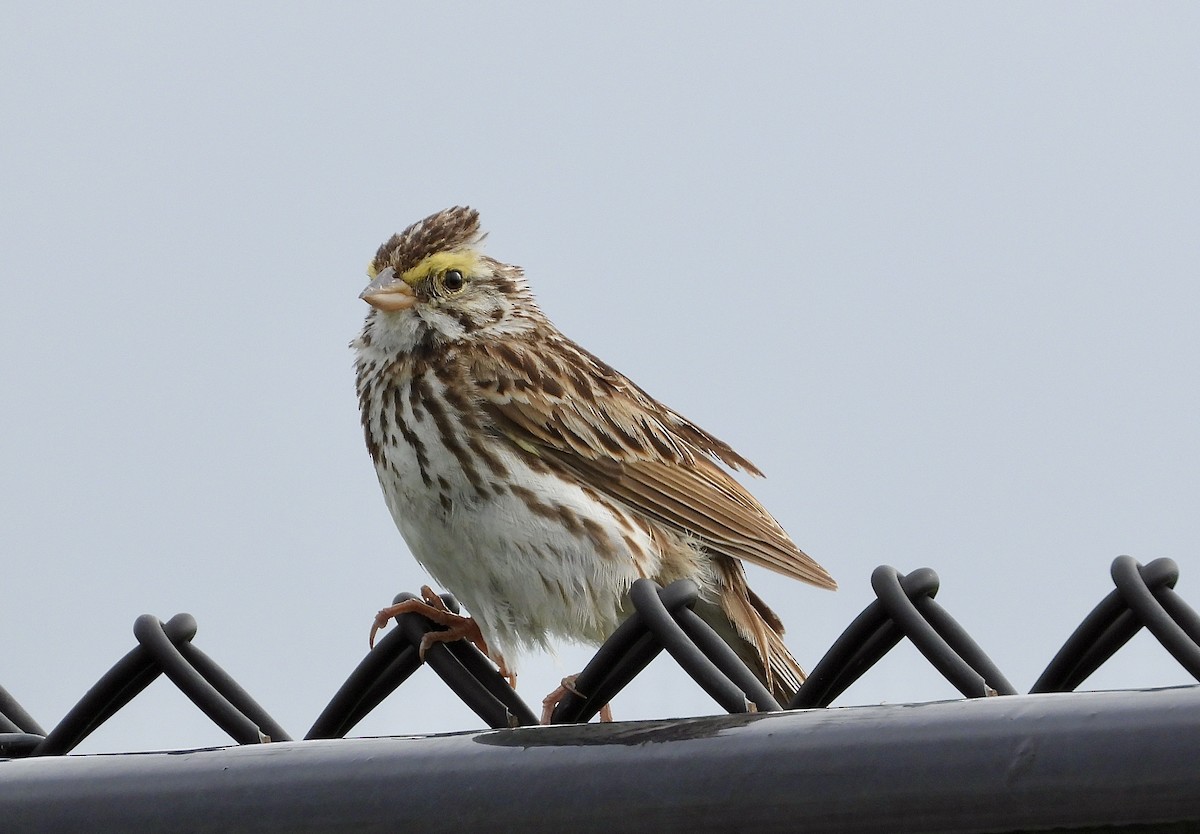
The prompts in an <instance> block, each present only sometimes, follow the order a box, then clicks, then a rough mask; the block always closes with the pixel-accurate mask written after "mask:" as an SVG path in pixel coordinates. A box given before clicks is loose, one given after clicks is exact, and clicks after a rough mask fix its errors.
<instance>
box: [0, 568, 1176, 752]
mask: <svg viewBox="0 0 1200 834" xmlns="http://www.w3.org/2000/svg"><path fill="white" fill-rule="evenodd" d="M1111 574H1112V579H1113V583H1114V585H1115V586H1116V587H1115V589H1114V590H1113V591H1112V592H1111V593H1109V594H1108V595H1107V596H1106V597H1105V598H1104V599H1103V600H1101V601H1100V604H1099V605H1097V606H1096V607H1095V609H1094V610H1093V611H1092V612H1091V613H1090V614H1089V615H1088V616H1087V618H1086V619H1085V620H1084V621H1083V622H1082V623H1081V624H1080V626H1079V627H1078V628H1077V629H1076V630H1075V632H1074V633H1073V634H1072V635H1071V636H1070V637H1069V638H1068V639H1067V641H1066V643H1064V644H1063V647H1062V648H1061V649H1060V650H1059V652H1058V654H1057V655H1055V657H1054V659H1053V660H1052V661H1051V662H1050V664H1049V666H1047V667H1046V670H1045V671H1044V672H1043V673H1042V675H1041V677H1040V678H1039V679H1038V681H1037V683H1035V684H1034V686H1033V688H1032V689H1031V690H1030V691H1031V692H1034V693H1035V692H1058V691H1070V690H1073V689H1075V688H1076V687H1077V686H1079V685H1080V684H1081V683H1082V682H1083V681H1084V680H1085V679H1086V678H1087V677H1088V676H1089V675H1091V674H1092V672H1094V671H1095V670H1096V669H1097V668H1099V667H1100V666H1101V665H1102V664H1103V663H1105V662H1106V661H1107V660H1108V659H1109V658H1110V657H1111V656H1112V655H1113V654H1114V653H1115V652H1116V651H1117V650H1118V649H1119V648H1120V647H1121V646H1123V645H1124V644H1125V643H1127V642H1128V641H1129V640H1130V639H1131V638H1132V637H1133V636H1134V635H1135V634H1136V633H1137V632H1138V631H1139V630H1140V629H1141V628H1142V627H1143V626H1144V627H1145V628H1147V629H1149V630H1150V632H1151V633H1152V634H1153V635H1154V636H1155V638H1157V639H1158V641H1159V642H1160V643H1162V645H1163V646H1164V647H1166V649H1167V650H1168V651H1169V652H1170V653H1171V655H1172V656H1173V657H1174V658H1175V659H1176V660H1177V661H1178V662H1179V664H1180V665H1181V666H1183V667H1184V669H1186V670H1187V671H1188V672H1189V673H1190V674H1191V675H1192V676H1193V677H1195V678H1196V679H1197V680H1200V615H1198V614H1197V613H1196V611H1195V610H1193V609H1192V608H1191V607H1189V606H1188V605H1187V603H1185V602H1184V601H1183V599H1182V598H1181V597H1179V596H1178V595H1177V594H1176V593H1175V591H1174V587H1175V583H1176V582H1177V580H1178V578H1179V568H1178V566H1177V565H1176V564H1175V562H1173V561H1172V560H1170V559H1155V560H1154V561H1152V562H1150V563H1149V564H1146V565H1141V564H1139V563H1138V562H1136V561H1135V560H1134V559H1132V558H1131V557H1129V556H1119V557H1117V559H1116V560H1114V561H1113V563H1112V569H1111ZM871 587H872V589H873V590H874V591H875V595H876V597H877V598H876V599H875V600H874V601H873V602H872V603H871V604H870V605H868V606H867V607H866V608H865V609H864V610H863V611H862V612H861V613H860V614H859V615H858V616H857V617H856V618H855V619H854V621H853V622H851V623H850V625H849V626H848V627H847V628H846V630H845V631H844V632H842V634H841V636H840V637H839V638H838V639H837V641H836V642H835V643H834V644H833V646H832V647H831V648H830V649H829V651H828V652H826V653H825V656H824V657H823V658H821V660H820V662H819V663H817V665H816V667H815V668H814V669H813V671H812V674H810V675H809V677H808V680H807V681H805V683H804V684H803V685H802V686H801V687H800V691H799V692H798V693H797V695H796V697H795V698H794V699H793V700H792V702H791V704H789V705H788V709H800V708H811V707H825V706H828V705H829V704H830V703H831V702H832V701H833V700H834V699H836V698H837V697H838V696H839V695H840V694H841V693H842V692H844V691H845V690H846V689H847V688H848V687H849V686H850V685H851V684H852V683H854V681H856V680H858V678H859V677H861V676H862V675H863V674H864V673H865V672H866V671H867V670H868V669H870V668H871V666H873V665H874V664H875V663H876V662H877V661H878V660H879V659H880V658H882V657H883V656H884V655H885V654H887V653H888V652H889V651H890V650H891V649H892V648H893V647H894V646H895V645H896V644H897V643H898V642H899V641H900V639H901V638H902V637H908V638H909V639H910V640H911V641H912V642H913V644H914V645H915V646H916V647H917V648H918V650H920V652H921V653H922V654H923V655H924V656H925V657H926V658H927V659H928V660H929V661H930V663H931V664H932V665H933V666H934V667H935V668H936V669H937V670H938V671H939V672H940V673H941V674H942V675H943V676H944V677H945V678H946V679H947V680H948V681H950V682H951V683H952V684H953V685H954V686H955V687H957V688H958V690H959V691H960V692H962V694H963V695H964V696H966V697H968V698H978V697H982V696H985V695H997V694H999V695H1014V694H1016V690H1015V689H1014V688H1013V686H1012V684H1010V683H1009V682H1008V680H1007V679H1006V678H1005V677H1004V675H1003V674H1001V672H1000V671H999V669H997V668H996V666H995V664H993V663H992V661H991V660H990V659H989V658H988V657H987V655H986V654H984V652H983V651H982V650H981V649H980V648H979V646H978V645H977V644H976V643H975V641H974V640H972V639H971V637H970V636H969V635H968V634H967V633H966V632H965V631H964V630H963V629H962V627H961V626H960V625H959V624H958V623H957V622H956V621H955V620H954V618H953V617H951V616H950V615H949V614H948V613H947V612H946V611H945V609H943V608H942V607H941V606H940V605H939V604H938V603H937V602H935V601H934V597H935V596H936V595H937V592H938V588H939V580H938V576H937V574H936V573H934V572H933V571H932V570H931V569H929V568H921V569H919V570H915V571H912V572H911V573H909V574H902V573H900V572H899V571H897V570H896V569H895V568H893V567H890V566H888V565H881V566H880V567H878V568H876V569H875V571H874V572H873V573H872V575H871ZM629 596H630V601H631V603H632V611H631V612H630V614H629V616H628V617H626V619H625V620H624V622H622V623H621V625H620V626H619V627H618V628H617V629H616V631H614V632H613V634H612V635H611V636H610V637H609V639H608V640H606V641H605V642H604V644H603V645H602V646H601V647H600V649H599V650H598V651H597V652H596V654H595V655H594V656H593V658H592V660H591V661H590V662H589V663H588V664H587V666H586V668H584V670H583V671H582V672H581V673H580V674H579V675H578V676H577V678H576V679H575V682H574V685H573V691H570V692H568V694H567V695H566V696H565V697H564V698H563V699H562V700H561V701H560V702H559V703H558V705H557V707H556V708H555V710H554V712H553V715H552V718H551V723H554V724H565V723H580V722H586V721H588V720H590V719H591V718H593V717H594V716H595V715H596V713H598V712H599V711H600V709H601V708H602V707H603V706H604V705H605V704H607V703H608V702H609V701H611V700H612V698H613V697H614V696H615V695H616V694H617V693H618V692H620V691H621V690H622V689H623V688H624V687H625V686H626V685H628V684H629V682H630V681H632V680H633V678H634V677H636V676H637V675H638V674H639V673H640V672H641V671H642V670H643V669H644V668H645V667H646V666H647V665H648V664H649V663H650V662H651V661H652V660H653V659H654V658H655V657H657V656H658V654H659V653H660V652H662V651H663V650H664V649H665V650H666V651H667V652H668V653H669V654H670V655H671V656H672V657H673V658H674V659H675V661H676V662H677V663H678V664H679V665H680V666H681V667H682V668H683V669H684V670H685V671H686V672H687V673H688V674H689V675H690V676H691V677H692V678H693V679H694V680H695V681H696V682H697V683H698V684H699V685H700V686H701V688H703V689H704V691H705V692H707V693H708V694H709V695H710V696H711V697H712V698H713V700H714V701H716V702H717V704H719V705H720V706H721V708H722V709H724V710H726V711H727V712H729V713H745V712H753V711H760V712H767V711H773V710H778V709H780V705H779V704H778V703H777V702H776V701H775V699H774V698H772V697H771V694H770V692H769V691H768V690H767V689H766V687H765V686H763V684H762V683H761V682H760V681H759V680H758V678H757V676H756V675H755V674H754V673H753V672H751V671H750V669H749V668H747V667H746V665H745V664H744V663H742V661H741V660H740V659H739V658H738V656H737V655H736V654H735V653H734V651H733V649H732V648H730V646H729V645H728V644H727V643H726V642H725V641H724V640H723V639H722V638H721V637H720V636H719V635H718V634H717V633H716V632H714V631H713V630H712V628H710V627H709V626H708V624H707V623H705V622H704V620H703V619H701V618H700V616H699V615H698V614H696V612H695V611H694V610H693V609H694V607H695V605H696V602H697V600H698V599H699V589H698V587H697V586H696V584H695V583H693V582H691V581H689V580H686V579H681V580H679V581H676V582H673V583H671V584H670V585H668V586H666V587H665V588H662V587H659V586H658V585H656V584H655V583H654V582H652V581H650V580H648V579H639V580H638V581H637V582H635V583H634V584H633V586H632V588H631V589H630V594H629ZM441 598H442V600H443V601H444V602H445V604H446V607H447V609H449V610H450V611H452V612H455V613H457V612H458V610H459V606H458V603H457V602H456V601H455V599H454V597H453V596H451V595H450V594H443V595H442V596H441ZM409 599H419V597H416V596H415V595H413V594H399V595H397V596H396V598H395V600H394V601H395V602H403V601H405V600H409ZM395 620H396V626H397V627H396V628H395V629H394V630H392V631H391V632H390V633H388V634H386V635H385V636H384V637H383V639H382V640H380V641H379V643H378V644H376V646H375V648H374V649H373V650H372V651H371V652H369V653H368V654H367V655H366V657H364V658H363V660H362V661H361V662H360V663H359V664H358V667H357V668H355V669H354V671H353V672H352V673H351V674H350V676H349V677H348V678H347V679H346V682H345V683H344V684H343V685H342V687H341V688H340V689H339V690H338V691H337V693H336V694H335V695H334V697H333V699H332V700H330V702H329V704H328V705H327V706H326V707H325V709H324V710H323V711H322V713H321V715H320V716H319V717H318V718H317V721H316V723H314V724H313V726H312V729H310V730H309V731H308V734H307V735H306V736H305V738H308V739H313V738H341V737H343V736H345V735H346V733H348V732H349V731H350V730H351V729H352V728H353V727H354V726H355V725H356V724H357V723H358V722H359V721H361V720H362V719H363V718H364V717H365V716H366V715H367V714H368V713H369V712H371V710H373V709H374V708H375V707H376V706H378V705H379V704H380V703H381V702H382V701H383V700H384V699H385V698H386V697H387V696H388V695H390V694H391V693H392V692H393V691H395V689H396V688H397V687H399V686H400V685H401V684H402V683H404V681H406V680H407V679H408V678H409V677H410V676H411V675H412V674H413V673H414V672H415V671H416V670H417V669H418V668H419V667H420V666H421V665H422V664H423V663H425V662H428V664H429V665H430V667H432V668H433V670H434V671H435V672H436V673H437V674H438V676H439V677H441V679H442V680H443V681H444V682H445V683H446V684H447V685H448V686H449V687H450V689H451V690H452V691H453V692H454V693H455V694H456V695H457V696H458V697H459V698H460V699H461V700H462V701H463V702H464V703H465V704H466V705H467V706H468V707H470V708H471V709H472V710H473V711H474V712H475V714H476V715H478V716H479V717H480V718H481V719H483V721H485V722H486V723H487V725H488V726H490V727H492V728H493V729H502V728H506V727H516V726H521V725H531V724H536V723H537V722H538V718H537V715H536V714H535V713H534V712H533V710H531V709H530V708H529V706H528V705H527V704H526V703H525V702H524V701H522V700H521V698H520V697H519V696H518V695H517V694H516V692H514V691H513V689H512V688H511V687H510V686H509V685H508V683H507V682H506V681H505V680H504V678H503V677H502V676H501V675H500V674H499V672H498V671H497V670H496V668H495V666H494V665H493V664H492V662H491V661H490V660H489V659H488V658H487V657H486V656H485V655H484V654H483V653H482V652H480V651H479V650H478V649H477V648H476V647H475V646H474V645H473V644H471V643H470V642H469V641H466V640H456V641H454V642H438V643H433V644H432V645H431V646H430V647H429V649H428V651H427V652H426V653H425V658H424V660H422V658H421V655H420V645H421V642H422V640H423V639H424V637H425V635H427V634H429V633H430V632H432V631H441V630H444V627H443V626H441V625H438V624H436V623H434V622H432V621H430V620H428V619H427V618H425V617H424V616H422V615H421V614H419V613H408V614H401V615H399V616H397V617H396V618H395ZM134 635H135V637H136V638H137V641H138V645H137V646H135V647H134V648H133V649H132V650H131V651H130V652H128V653H127V654H126V655H125V656H124V657H122V658H121V659H120V660H119V661H118V662H117V663H116V664H115V665H114V666H113V667H112V668H111V669H110V670H109V671H108V672H106V673H105V674H104V676H103V677H102V678H101V679H100V680H99V681H97V683H96V684H95V685H94V686H93V687H92V688H91V689H90V690H88V692H87V693H86V694H85V695H84V697H83V698H82V699H80V701H79V702H78V703H77V704H76V705H75V706H74V707H73V708H72V709H71V710H70V712H68V713H67V715H66V716H64V718H63V719H62V720H61V721H60V722H59V723H58V725H57V726H55V727H54V729H52V730H51V731H50V732H49V733H47V732H46V731H45V730H43V729H42V728H41V726H40V725H39V724H38V723H37V721H35V720H34V719H33V717H32V716H30V715H29V713H27V712H26V711H25V710H24V709H23V708H22V707H21V705H20V704H19V703H17V701H16V699H15V698H13V697H12V696H11V695H10V694H9V693H8V692H7V691H6V690H4V689H3V688H2V687H0V758H15V757H24V756H53V755H63V754H65V753H67V752H69V751H70V750H72V749H74V748H75V747H76V746H77V745H78V744H79V743H80V742H82V741H83V740H84V739H85V738H87V736H88V735H90V734H91V733H92V732H93V731H94V730H95V729H96V728H97V727H99V726H100V725H101V724H102V723H103V722H105V721H106V720H108V719H109V718H110V717H111V716H112V715H114V714H115V713H116V712H117V711H118V710H120V709H122V708H123V707H124V706H125V705H126V704H128V703H129V702H130V701H131V700H133V699H134V698H135V697H136V696H137V695H138V694H139V693H141V692H142V690H144V689H145V688H146V687H147V686H149V685H150V684H151V683H152V682H153V681H154V680H155V679H156V678H157V677H158V676H159V675H162V674H165V675H166V676H167V677H168V678H169V679H170V680H171V681H172V682H173V683H174V684H175V685H176V686H177V687H179V689H181V690H182V691H183V692H184V694H186V695H187V696H188V698H189V699H191V701H192V702H193V703H194V704H195V705H196V706H197V707H199V708H200V709H201V710H202V711H203V712H204V713H205V714H206V715H207V716H208V717H209V718H210V719H212V721H213V722H214V723H215V724H217V725H218V726H219V727H221V729H223V730H224V731H225V732H226V733H228V734H229V735H230V736H231V737H232V738H233V739H234V740H235V741H236V742H237V743H238V744H255V743H259V742H263V741H287V740H290V738H289V736H288V734H287V733H286V732H285V731H284V730H283V728H281V727H280V726H279V725H278V724H277V723H276V722H275V721H274V720H273V719H272V718H271V717H270V716H269V715H268V714H267V713H266V711H265V710H264V709H263V708H262V707H261V706H259V705H258V703H256V702H255V701H254V699H253V698H251V697H250V695H248V694H247V693H246V692H245V691H244V690H243V689H242V688H241V687H240V686H239V685H238V684H237V683H236V682H235V681H234V680H233V679H232V678H230V677H229V675H228V674H226V673H225V671H224V670H223V669H221V668H220V667H219V666H218V665H217V664H216V663H215V662H214V661H213V660H212V659H211V658H210V657H208V655H206V654H204V653H203V652H202V651H200V649H198V648H196V646H195V645H193V643H192V638H193V637H195V635H196V621H195V619H193V618H192V617H191V615H189V614H177V615H175V616H174V617H172V618H171V619H170V620H168V621H167V622H166V623H163V622H161V621H160V620H158V619H157V618H155V617H153V616H151V615H149V614H144V615H142V616H141V617H139V618H138V619H137V620H136V621H135V623H134Z"/></svg>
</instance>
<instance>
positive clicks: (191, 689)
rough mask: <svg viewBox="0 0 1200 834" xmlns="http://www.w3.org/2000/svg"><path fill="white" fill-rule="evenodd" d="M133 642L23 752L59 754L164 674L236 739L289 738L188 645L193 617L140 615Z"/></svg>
mask: <svg viewBox="0 0 1200 834" xmlns="http://www.w3.org/2000/svg"><path fill="white" fill-rule="evenodd" d="M133 633H134V636H135V637H136V638H137V641H138V645H137V646H135V647H134V648H133V649H132V650H130V651H129V653H128V654H126V655H125V656H124V657H122V658H121V659H120V660H119V661H117V663H116V664H115V665H114V666H113V667H112V668H111V669H110V670H109V671H108V672H106V673H105V674H104V676H103V677H101V678H100V680H99V681H97V682H96V684H95V686H93V687H92V688H91V689H89V690H88V691H87V694H85V695H84V696H83V698H81V699H80V701H79V703H77V704H76V705H75V706H74V707H72V708H71V711H70V712H68V713H67V714H66V715H65V716H64V717H63V719H62V721H60V722H59V723H58V725H57V726H56V727H55V728H54V729H53V730H51V731H50V733H49V734H48V735H47V736H46V737H45V739H44V740H43V741H42V742H41V743H40V744H38V745H37V746H36V747H35V748H34V749H33V750H31V751H30V752H29V755H33V756H59V755H63V754H65V753H67V752H69V751H71V750H72V749H74V748H75V747H76V746H77V745H78V744H79V743H80V742H81V741H83V740H84V739H85V738H87V737H88V736H89V735H90V734H91V733H92V732H93V731H94V730H95V729H96V728H97V727H99V726H100V725H101V724H103V723H104V722H105V721H107V720H108V719H109V718H111V717H112V716H113V715H114V714H115V713H116V712H117V711H118V710H120V709H121V708H122V707H124V706H125V705H126V704H128V703H129V702H130V701H131V700H133V699H134V698H135V697H136V696H137V695H138V694H139V693H140V692H141V691H142V690H144V689H145V688H146V687H147V686H149V685H150V684H151V683H153V682H154V680H155V679H156V678H157V677H158V676H159V675H162V674H165V675H166V676H167V677H168V678H169V679H170V680H171V682H172V683H174V684H175V685H176V686H177V687H179V689H180V690H182V691H183V693H184V694H185V695H187V697H188V698H189V699H190V700H191V701H192V703H193V704H195V705H196V706H197V707H199V708H200V710H201V711H202V712H204V714H205V715H207V716H208V717H209V718H210V719H212V721H213V723H215V724H216V725H217V726H219V727H220V728H221V729H222V730H224V731H225V732H226V733H228V734H229V735H230V737H231V738H233V739H234V741H236V742H237V743H239V744H257V743H259V742H262V741H271V740H274V741H290V740H291V739H290V736H288V734H287V733H286V732H285V731H284V730H283V728H282V727H280V726H279V725H278V724H277V723H275V721H274V719H272V718H271V717H270V716H269V715H268V714H267V713H266V711H265V710H264V709H263V708H262V707H261V706H259V705H258V703H257V702H255V700H254V699H253V698H251V697H250V696H249V695H248V694H247V693H246V691H245V690H243V689H242V688H241V687H240V686H239V685H238V684H237V682H236V681H234V680H233V678H231V677H229V675H228V674H227V673H226V672H225V670H223V669H222V668H221V667H220V666H218V665H217V664H216V663H215V662H214V661H213V660H212V658H210V657H209V656H208V655H206V654H205V653H204V652H202V651H200V649H198V648H196V647H195V646H194V645H192V642H191V641H192V638H193V637H195V636H196V620H195V619H194V618H193V617H192V616H191V615H190V614H176V615H175V616H174V617H172V618H171V619H170V620H168V621H167V622H166V623H163V622H162V621H160V620H159V619H158V618H157V617H154V616H152V615H150V614H143V615H142V616H140V617H138V618H137V620H136V621H135V622H134V624H133Z"/></svg>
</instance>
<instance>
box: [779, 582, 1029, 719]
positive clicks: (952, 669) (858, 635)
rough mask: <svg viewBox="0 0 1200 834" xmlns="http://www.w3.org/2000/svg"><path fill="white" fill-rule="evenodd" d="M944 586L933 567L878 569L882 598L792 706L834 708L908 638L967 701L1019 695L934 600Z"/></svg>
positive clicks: (824, 659)
mask: <svg viewBox="0 0 1200 834" xmlns="http://www.w3.org/2000/svg"><path fill="white" fill-rule="evenodd" d="M939 587H940V582H939V580H938V575H937V574H936V573H935V572H934V571H933V570H931V569H930V568H920V569H919V570H915V571H912V572H911V573H909V574H907V575H906V574H902V573H900V572H899V571H898V570H896V569H895V568H893V567H891V566H890V565H880V566H879V567H877V568H875V570H874V571H873V572H872V573H871V589H872V590H874V591H875V596H876V597H877V599H876V600H875V601H874V602H872V603H871V604H870V605H868V606H867V607H866V608H865V609H863V612H862V613H861V614H859V615H858V616H857V617H855V618H854V620H853V622H851V623H850V625H849V626H848V627H847V628H846V630H845V631H843V632H842V634H841V636H840V637H838V639H837V640H836V641H835V642H834V644H833V646H831V647H830V649H829V651H827V652H826V653H825V656H824V657H822V658H821V660H820V661H819V662H818V663H817V665H816V666H815V667H814V668H813V670H812V673H811V674H810V675H809V676H808V679H807V680H806V681H805V682H804V684H803V685H802V686H801V687H800V691H799V692H797V693H796V697H795V698H793V699H792V702H791V704H789V705H788V708H789V709H807V708H813V707H827V706H829V704H831V703H832V702H833V700H834V699H835V698H837V697H838V696H839V695H841V694H842V693H843V692H844V691H845V690H846V689H847V688H848V687H849V686H850V685H851V684H852V683H854V682H855V681H856V680H858V679H859V678H860V677H862V676H863V674H864V673H865V672H866V671H867V670H868V669H870V668H871V667H872V666H874V665H875V664H876V663H877V662H878V661H879V659H880V658H882V657H883V656H884V655H885V654H887V653H888V652H889V651H891V650H892V648H893V647H895V645H896V644H897V643H898V642H900V638H902V637H908V639H909V640H911V641H912V643H913V645H915V646H916V647H917V649H918V650H919V651H920V652H921V654H922V655H924V656H925V659H926V660H928V661H929V662H930V663H931V664H932V665H933V667H934V668H935V669H937V670H938V672H940V673H941V675H942V676H943V677H944V678H945V679H946V680H948V681H949V682H950V683H951V684H953V685H954V687H955V688H956V689H958V691H959V692H961V693H962V694H963V695H964V696H965V697H967V698H981V697H985V696H988V695H1015V694H1017V690H1016V688H1015V687H1013V685H1012V684H1011V683H1009V682H1008V679H1007V678H1005V677H1004V675H1003V673H1001V672H1000V670H999V669H998V668H997V667H996V665H995V664H994V663H993V662H992V660H991V658H989V657H988V656H987V655H986V654H985V653H984V651H983V649H981V648H979V645H978V644H977V643H976V642H975V641H974V640H973V639H971V636H970V635H969V634H967V632H966V631H965V630H964V629H963V628H962V626H960V625H959V624H958V622H957V621H956V620H955V619H954V618H953V617H951V616H950V614H949V613H948V612H947V611H946V609H944V608H942V606H941V605H939V604H938V603H937V602H935V601H934V599H933V598H934V596H936V595H937V592H938V588H939Z"/></svg>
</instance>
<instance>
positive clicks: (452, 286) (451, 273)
mask: <svg viewBox="0 0 1200 834" xmlns="http://www.w3.org/2000/svg"><path fill="white" fill-rule="evenodd" d="M442 286H443V287H445V288H446V289H448V290H450V292H458V291H459V290H461V289H462V288H463V274H462V273H461V272H459V271H458V270H457V269H448V270H446V274H445V275H443V276H442Z"/></svg>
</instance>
